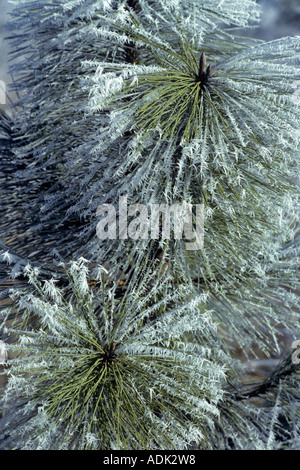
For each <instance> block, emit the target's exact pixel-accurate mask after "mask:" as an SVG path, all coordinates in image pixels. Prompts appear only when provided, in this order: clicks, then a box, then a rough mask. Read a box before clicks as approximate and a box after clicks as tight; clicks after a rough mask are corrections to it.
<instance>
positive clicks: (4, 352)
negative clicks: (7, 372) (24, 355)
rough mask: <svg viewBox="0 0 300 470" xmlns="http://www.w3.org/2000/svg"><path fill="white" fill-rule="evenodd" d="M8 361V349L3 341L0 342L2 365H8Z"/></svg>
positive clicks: (0, 362)
mask: <svg viewBox="0 0 300 470" xmlns="http://www.w3.org/2000/svg"><path fill="white" fill-rule="evenodd" d="M6 360H7V349H6V345H5V343H4V342H3V341H1V340H0V365H4V364H6Z"/></svg>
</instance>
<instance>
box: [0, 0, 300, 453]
mask: <svg viewBox="0 0 300 470" xmlns="http://www.w3.org/2000/svg"><path fill="white" fill-rule="evenodd" d="M13 3H14V4H15V7H14V10H13V12H12V17H11V22H10V24H9V36H10V41H11V45H12V49H13V51H14V52H13V53H12V66H11V74H12V75H13V77H14V90H15V92H16V93H17V95H18V96H19V100H18V102H17V103H16V108H17V109H18V111H15V112H13V116H12V117H11V116H8V115H6V114H4V113H2V114H1V121H0V123H1V124H0V125H1V135H0V137H1V139H0V156H1V169H0V188H1V189H0V191H1V192H0V194H1V202H3V203H2V204H1V208H0V214H1V220H2V228H1V229H0V237H1V240H2V241H0V245H1V258H0V259H1V261H2V264H1V270H0V274H1V278H2V281H1V283H2V286H3V288H2V291H1V295H2V298H3V299H4V300H3V305H2V310H1V325H2V331H3V333H2V338H1V339H2V341H3V344H4V345H5V348H6V349H7V350H8V357H9V358H8V359H7V357H6V355H7V352H6V351H5V358H4V360H3V362H5V365H6V367H5V373H6V375H7V377H8V383H7V385H6V387H5V390H4V391H3V396H2V399H1V405H2V418H1V420H0V423H1V425H2V429H3V431H2V436H1V442H0V448H3V449H11V448H13V449H186V448H189V449H199V450H200V449H231V448H232V449H242V450H244V449H281V448H284V449H299V431H300V424H299V423H300V420H299V412H300V410H299V403H300V401H299V400H300V396H299V367H298V364H297V363H296V362H297V361H295V360H294V359H293V358H294V356H293V355H292V353H291V352H290V351H287V352H286V353H287V354H286V356H284V357H283V359H282V362H281V363H280V364H279V365H278V367H277V368H276V369H275V370H274V371H273V373H272V374H271V375H270V376H269V377H267V379H266V380H264V381H263V382H261V383H258V384H256V383H255V384H254V383H247V381H246V380H245V376H244V371H243V368H242V364H241V362H240V360H239V359H238V358H237V357H236V356H235V349H234V345H235V344H238V345H239V347H240V348H241V349H242V350H243V351H244V353H245V355H247V354H248V355H250V354H255V351H257V349H260V351H262V352H263V353H264V354H266V355H267V356H270V355H272V354H273V353H274V352H277V353H278V352H279V346H278V335H279V334H280V325H281V324H284V326H285V327H286V329H287V330H290V331H291V332H294V330H295V326H297V325H298V322H299V296H298V294H297V289H298V287H299V268H298V264H299V263H298V260H299V231H298V230H299V222H298V219H299V214H298V196H299V188H298V186H297V184H296V183H295V176H297V174H298V170H299V163H298V161H299V159H298V143H299V121H300V119H299V106H298V105H297V103H295V96H294V92H295V89H294V88H293V87H294V84H295V83H297V81H298V80H300V69H299V59H300V37H297V36H295V37H287V38H283V39H279V40H274V41H270V42H263V41H260V40H256V39H251V38H249V32H247V34H244V33H245V31H246V30H247V28H248V29H249V28H250V29H251V28H253V27H254V25H255V24H257V23H258V21H259V7H258V6H257V4H256V2H255V1H253V0H246V1H244V2H240V1H239V0H224V1H220V0H218V1H216V0H210V1H202V0H201V1H197V2H195V1H192V0H186V1H185V2H181V1H180V0H175V1H174V0H173V1H160V0H156V1H152V0H139V1H137V0H136V1H134V0H133V1H131V0H127V1H120V0H115V1H113V0H111V1H110V0H106V1H105V0H101V1H100V0H98V1H96V0H85V1H81V0H73V1H66V2H63V1H57V0H51V1H48V2H40V1H37V0H31V1H14V2H13ZM120 200H121V201H122V204H124V205H125V202H126V207H128V206H130V207H131V208H132V209H131V212H130V213H129V214H128V216H129V215H130V216H136V215H137V214H138V213H139V214H141V211H142V210H143V209H142V208H145V207H150V206H153V205H156V207H158V206H160V208H161V209H162V210H163V208H164V207H171V206H173V207H174V205H176V204H177V205H179V204H182V203H183V202H184V203H185V204H187V205H188V204H189V207H191V206H193V205H196V204H198V205H201V206H202V207H204V227H205V233H204V244H203V247H201V249H193V250H187V249H186V240H183V239H180V238H179V237H178V238H175V236H174V237H172V236H169V237H164V236H162V234H157V233H156V236H155V237H152V238H150V237H149V232H147V230H146V229H145V227H144V229H143V228H142V227H141V225H139V223H138V221H136V223H135V225H134V226H133V228H134V229H133V230H132V231H130V230H129V227H127V228H128V231H127V232H126V231H125V229H124V226H122V225H120V226H119V230H117V231H116V235H118V236H114V237H110V238H109V237H108V236H107V238H106V239H105V237H103V236H102V238H101V237H99V236H98V237H97V236H96V234H97V230H98V227H99V220H100V221H102V223H103V220H104V222H105V218H104V219H103V218H102V219H99V217H100V216H101V215H102V216H103V215H104V209H103V210H102V212H101V211H100V212H99V207H102V208H103V207H104V208H106V212H107V211H108V210H109V208H110V207H114V208H115V209H116V216H117V219H118V220H121V218H122V217H123V219H122V220H124V206H123V205H122V204H121V205H120ZM181 215H182V214H181ZM165 216H166V213H165ZM137 220H140V221H141V219H138V218H137ZM163 220H164V219H162V221H161V225H163ZM106 221H107V219H106ZM193 222H194V225H195V224H196V222H197V214H196V216H195V214H194V215H193ZM176 223H178V225H180V224H182V217H179V218H178V219H175V217H174V220H173V225H172V224H171V231H170V235H174V234H175V233H176V230H178V226H176ZM137 227H139V229H140V231H139V230H138V229H137ZM181 228H182V225H181ZM102 235H103V233H102ZM258 397H259V398H260V400H261V402H262V403H261V402H260V404H259V406H258V404H257V398H258Z"/></svg>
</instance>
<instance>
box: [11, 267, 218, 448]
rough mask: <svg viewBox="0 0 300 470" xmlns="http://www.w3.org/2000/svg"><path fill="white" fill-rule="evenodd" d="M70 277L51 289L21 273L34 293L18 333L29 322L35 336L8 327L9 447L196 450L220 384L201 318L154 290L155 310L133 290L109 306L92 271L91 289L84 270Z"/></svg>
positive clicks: (111, 294)
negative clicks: (11, 342)
mask: <svg viewBox="0 0 300 470" xmlns="http://www.w3.org/2000/svg"><path fill="white" fill-rule="evenodd" d="M69 272H70V273H69V274H68V276H69V283H70V284H69V286H68V287H67V289H60V288H58V287H56V286H55V282H53V281H50V282H49V281H47V282H44V283H41V282H40V280H39V278H38V277H37V272H36V270H31V269H29V270H28V269H27V275H28V276H29V278H30V283H31V284H32V285H33V286H34V289H33V291H32V292H31V293H30V294H28V293H27V294H24V295H21V297H20V298H19V300H18V305H19V308H20V311H21V312H23V322H24V324H25V323H27V321H28V318H30V317H32V318H33V319H34V325H35V326H34V328H32V326H31V327H29V328H27V327H26V326H23V327H21V329H19V328H18V327H17V326H16V327H15V328H16V332H17V334H18V337H19V341H18V343H17V344H16V345H15V346H11V347H12V349H13V350H14V353H15V354H16V353H17V352H19V354H20V356H19V357H18V356H17V359H16V360H15V361H14V363H13V364H12V365H11V367H10V369H9V382H8V386H7V388H6V390H5V395H4V398H3V400H2V407H4V413H5V416H7V418H6V419H8V420H9V421H8V422H9V423H10V426H9V431H10V436H11V439H13V440H14V445H16V446H19V445H20V446H21V448H22V449H114V448H117V449H140V450H142V449H155V448H160V449H172V448H173V446H175V447H176V448H177V449H183V448H186V447H187V446H188V445H191V444H192V443H193V444H199V443H200V442H204V441H205V440H206V439H207V432H208V430H209V428H210V427H212V426H213V422H214V420H215V419H216V418H217V416H218V408H217V404H218V402H219V400H220V399H222V396H223V391H222V383H223V381H224V380H225V376H226V367H225V366H224V365H223V362H224V359H225V358H226V355H225V354H224V353H222V352H221V351H217V352H216V351H213V349H212V348H211V347H209V346H208V345H207V344H206V342H205V341H204V337H206V336H208V338H210V342H211V340H212V338H215V341H216V342H218V339H217V336H216V326H215V325H214V323H213V321H212V319H211V315H210V313H209V312H205V313H204V314H203V315H202V316H201V318H199V310H198V308H197V299H193V301H188V300H187V301H185V302H182V300H184V297H183V295H182V292H181V293H180V291H178V292H177V293H173V294H172V292H170V293H169V296H165V295H163V296H159V291H162V289H159V288H157V289H156V290H155V291H156V293H155V297H156V298H157V300H156V301H155V299H154V298H153V295H152V294H153V293H152V291H150V292H147V291H145V292H144V295H142V289H141V288H139V289H137V290H136V291H133V290H132V291H131V292H130V295H129V296H128V297H127V296H126V295H125V297H124V296H123V297H121V298H118V297H119V296H118V293H117V291H116V288H110V289H109V288H108V287H107V285H106V283H105V280H104V276H105V273H104V271H103V270H102V269H101V268H100V269H99V271H98V272H99V275H98V279H94V280H97V281H98V282H97V283H96V284H94V286H93V287H90V286H89V282H88V269H87V264H86V262H85V261H84V260H79V262H78V263H72V265H71V267H70V268H69ZM154 281H155V280H154ZM144 287H145V288H146V286H144ZM179 300H181V304H179ZM13 331H14V330H13V329H12V330H11V333H13ZM200 338H201V341H200V342H199V339H200ZM19 404H22V406H20V407H19ZM13 409H14V411H12V410H13ZM24 421H25V424H22V423H23V422H24ZM14 423H15V425H16V426H15V429H14V430H13V428H14V426H13V424H14ZM4 431H5V428H4Z"/></svg>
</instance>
